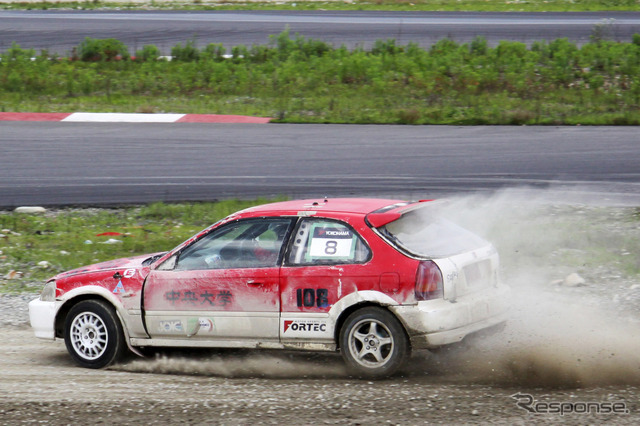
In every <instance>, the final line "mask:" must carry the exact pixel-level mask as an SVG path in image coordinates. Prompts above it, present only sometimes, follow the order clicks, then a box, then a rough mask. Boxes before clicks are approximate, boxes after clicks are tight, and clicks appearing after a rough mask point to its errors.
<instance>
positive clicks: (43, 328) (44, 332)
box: [29, 298, 62, 340]
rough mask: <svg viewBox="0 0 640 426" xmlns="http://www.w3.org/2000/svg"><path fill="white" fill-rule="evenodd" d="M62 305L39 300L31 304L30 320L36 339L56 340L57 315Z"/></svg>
mask: <svg viewBox="0 0 640 426" xmlns="http://www.w3.org/2000/svg"><path fill="white" fill-rule="evenodd" d="M61 305H62V303H61V302H43V301H42V300H40V299H39V298H38V299H34V300H32V301H31V302H29V320H30V321H31V327H32V328H33V331H34V333H35V335H36V337H38V338H40V339H47V340H54V339H55V337H56V332H55V322H56V314H57V313H58V309H59V308H60V306H61Z"/></svg>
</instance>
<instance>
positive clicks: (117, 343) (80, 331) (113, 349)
mask: <svg viewBox="0 0 640 426" xmlns="http://www.w3.org/2000/svg"><path fill="white" fill-rule="evenodd" d="M64 329H65V333H64V342H65V344H66V345H67V351H69V354H70V355H71V358H73V360H74V361H75V362H76V363H77V364H78V365H80V366H81V367H85V368H103V367H106V366H108V365H110V364H112V363H114V362H116V361H118V359H120V358H121V357H122V356H123V355H124V353H125V351H126V348H127V346H126V343H125V340H124V333H123V331H122V324H120V320H119V319H118V316H117V315H116V312H115V310H114V309H113V307H112V306H110V305H108V304H107V303H105V302H103V301H100V300H85V301H82V302H80V303H78V304H77V305H75V306H74V307H72V308H71V310H70V311H69V313H68V315H67V318H66V320H65V326H64Z"/></svg>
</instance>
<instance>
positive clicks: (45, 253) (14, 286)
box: [0, 199, 269, 293]
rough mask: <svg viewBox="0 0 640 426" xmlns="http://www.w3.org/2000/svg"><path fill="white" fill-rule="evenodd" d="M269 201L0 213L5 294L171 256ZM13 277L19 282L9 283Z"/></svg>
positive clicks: (1, 284) (2, 288)
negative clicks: (140, 258) (68, 275)
mask: <svg viewBox="0 0 640 426" xmlns="http://www.w3.org/2000/svg"><path fill="white" fill-rule="evenodd" d="M268 201H269V200H264V199H261V200H254V201H238V200H231V201H223V202H218V203H191V204H163V203H154V204H150V205H147V206H143V207H127V208H119V209H64V210H58V211H49V212H46V213H44V214H24V213H15V212H0V293H6V292H21V291H39V290H40V288H41V287H42V280H45V279H47V278H49V277H51V276H53V275H55V274H57V273H59V272H63V271H66V270H69V269H73V268H78V267H80V266H84V265H88V264H92V263H96V262H101V261H106V260H110V259H115V258H120V257H127V256H134V255H139V254H147V253H154V252H160V251H167V250H170V249H172V248H174V247H175V246H177V245H178V244H180V243H181V242H183V241H185V240H186V239H188V238H189V237H191V236H192V235H194V234H196V233H197V232H199V231H200V230H202V229H204V228H205V227H207V226H209V225H211V224H213V223H215V222H216V221H218V220H220V219H222V218H224V217H226V216H228V215H229V214H231V213H233V212H236V211H238V210H241V209H244V208H247V207H250V206H253V205H257V204H264V203H266V202H268ZM104 233H111V234H107V235H99V234H104ZM115 234H120V235H115ZM11 271H15V272H13V274H16V279H3V277H6V276H7V274H10V273H11ZM20 275H22V278H20V279H17V278H18V277H19V276H20Z"/></svg>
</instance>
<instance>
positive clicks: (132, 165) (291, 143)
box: [0, 122, 640, 208]
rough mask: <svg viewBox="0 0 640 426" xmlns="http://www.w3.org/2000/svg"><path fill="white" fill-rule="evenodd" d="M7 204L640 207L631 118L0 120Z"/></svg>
mask: <svg viewBox="0 0 640 426" xmlns="http://www.w3.org/2000/svg"><path fill="white" fill-rule="evenodd" d="M0 147H1V152H2V155H0V206H2V207H5V208H7V207H15V206H18V205H32V204H37V205H67V204H91V205H96V204H120V203H140V202H148V201H156V200H165V201H170V200H214V199H222V198H230V197H241V198H251V197H257V196H271V195H277V194H284V195H287V196H291V197H301V196H318V197H321V196H325V195H327V196H332V197H335V196H339V195H377V196H382V195H394V196H404V197H411V198H429V197H437V196H442V195H449V194H452V193H460V192H469V191H479V190H480V191H483V190H485V191H486V190H496V189H499V188H505V187H523V186H534V187H537V188H549V187H551V188H555V189H562V191H564V192H566V191H568V193H570V194H578V193H580V192H587V193H589V194H590V195H589V196H590V197H591V198H594V197H596V198H599V197H603V199H611V198H612V197H614V198H617V199H624V200H627V201H629V202H637V203H638V204H640V200H639V199H640V135H639V134H638V131H637V129H636V128H634V127H491V126H487V127H448V126H355V125H353V126H346V125H277V124H253V125H246V124H245V125H240V124H197V123H193V124H191V123H184V124H179V123H176V124H158V123H155V124H142V123H137V124H132V123H37V122H30V123H16V122H0Z"/></svg>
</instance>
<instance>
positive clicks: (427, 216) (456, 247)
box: [378, 209, 489, 258]
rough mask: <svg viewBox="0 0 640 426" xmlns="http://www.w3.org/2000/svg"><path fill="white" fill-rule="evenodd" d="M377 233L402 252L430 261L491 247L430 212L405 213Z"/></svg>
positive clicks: (470, 233)
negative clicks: (427, 258) (430, 259)
mask: <svg viewBox="0 0 640 426" xmlns="http://www.w3.org/2000/svg"><path fill="white" fill-rule="evenodd" d="M378 231H380V232H381V233H382V235H384V236H385V237H386V238H387V239H388V240H389V241H390V242H391V243H393V244H394V245H396V246H398V247H399V248H400V249H403V250H405V251H408V252H410V253H412V254H414V255H417V256H421V257H429V258H439V257H449V256H453V255H456V254H460V253H465V252H468V251H472V250H475V249H478V248H480V247H485V246H487V245H488V244H489V243H488V242H487V241H485V240H483V239H482V238H480V237H479V236H477V235H476V234H474V233H472V232H471V231H468V230H466V229H464V228H462V227H461V226H458V225H456V224H455V223H453V222H451V221H449V220H447V219H444V218H442V217H439V216H438V215H437V214H435V213H434V212H432V211H430V209H419V210H415V211H412V212H409V213H406V214H404V215H403V216H401V217H400V218H399V219H398V220H396V221H393V222H391V223H388V224H387V225H384V226H381V227H379V228H378Z"/></svg>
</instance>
